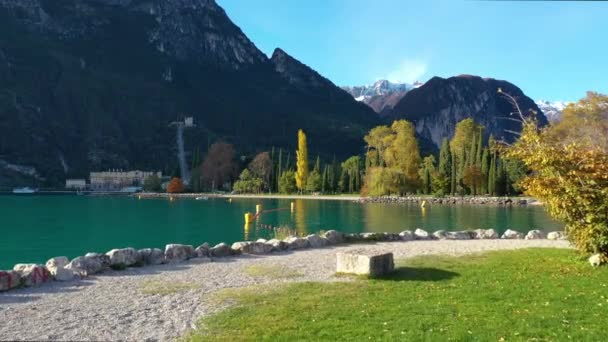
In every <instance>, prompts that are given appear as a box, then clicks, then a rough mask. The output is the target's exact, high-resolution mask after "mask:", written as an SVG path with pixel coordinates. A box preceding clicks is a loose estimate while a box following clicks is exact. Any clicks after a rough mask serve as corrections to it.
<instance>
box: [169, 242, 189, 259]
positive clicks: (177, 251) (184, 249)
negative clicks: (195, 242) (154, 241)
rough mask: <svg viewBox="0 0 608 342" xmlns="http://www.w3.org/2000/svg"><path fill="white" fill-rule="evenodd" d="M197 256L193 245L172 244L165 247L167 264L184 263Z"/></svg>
mask: <svg viewBox="0 0 608 342" xmlns="http://www.w3.org/2000/svg"><path fill="white" fill-rule="evenodd" d="M195 256H196V253H195V252H194V247H192V245H181V244H177V243H172V244H169V245H166V246H165V259H166V260H167V262H182V261H185V260H188V259H191V258H194V257H195Z"/></svg>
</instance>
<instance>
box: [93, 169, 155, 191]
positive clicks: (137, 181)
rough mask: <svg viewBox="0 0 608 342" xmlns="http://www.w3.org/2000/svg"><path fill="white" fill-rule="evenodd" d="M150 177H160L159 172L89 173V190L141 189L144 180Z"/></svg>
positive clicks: (117, 171) (112, 171) (114, 171)
mask: <svg viewBox="0 0 608 342" xmlns="http://www.w3.org/2000/svg"><path fill="white" fill-rule="evenodd" d="M152 175H157V176H158V177H159V178H161V177H162V173H161V172H153V171H139V170H134V171H123V170H108V171H101V172H91V174H90V179H91V190H93V191H120V190H122V189H124V188H129V187H141V186H143V185H144V180H145V179H146V178H147V177H149V176H152Z"/></svg>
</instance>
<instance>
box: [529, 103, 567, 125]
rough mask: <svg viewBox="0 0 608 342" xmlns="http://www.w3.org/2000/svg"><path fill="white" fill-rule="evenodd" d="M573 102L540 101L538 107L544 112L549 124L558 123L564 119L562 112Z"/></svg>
mask: <svg viewBox="0 0 608 342" xmlns="http://www.w3.org/2000/svg"><path fill="white" fill-rule="evenodd" d="M570 103H571V102H567V101H547V100H538V101H536V105H537V106H538V108H540V110H542V111H543V113H544V114H545V116H546V117H547V120H549V122H558V121H560V120H561V119H562V111H563V110H564V108H566V106H568V105H569V104H570Z"/></svg>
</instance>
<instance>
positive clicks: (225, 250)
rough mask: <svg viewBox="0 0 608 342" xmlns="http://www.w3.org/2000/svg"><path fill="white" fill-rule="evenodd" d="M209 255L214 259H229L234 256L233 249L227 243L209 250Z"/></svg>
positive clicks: (219, 244)
mask: <svg viewBox="0 0 608 342" xmlns="http://www.w3.org/2000/svg"><path fill="white" fill-rule="evenodd" d="M209 254H210V255H211V256H214V257H227V256H230V255H232V254H233V251H232V249H231V248H230V246H228V245H227V244H225V243H223V242H222V243H218V244H217V245H215V246H213V248H211V249H210V250H209Z"/></svg>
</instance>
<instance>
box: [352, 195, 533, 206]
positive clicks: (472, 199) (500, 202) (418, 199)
mask: <svg viewBox="0 0 608 342" xmlns="http://www.w3.org/2000/svg"><path fill="white" fill-rule="evenodd" d="M423 201H425V202H426V203H428V204H479V205H496V206H513V205H518V206H522V205H528V204H530V203H531V201H530V200H528V199H523V198H516V199H511V198H508V197H488V196H448V197H423V196H405V197H397V196H381V197H365V198H361V199H359V200H358V202H361V203H422V202H423Z"/></svg>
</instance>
